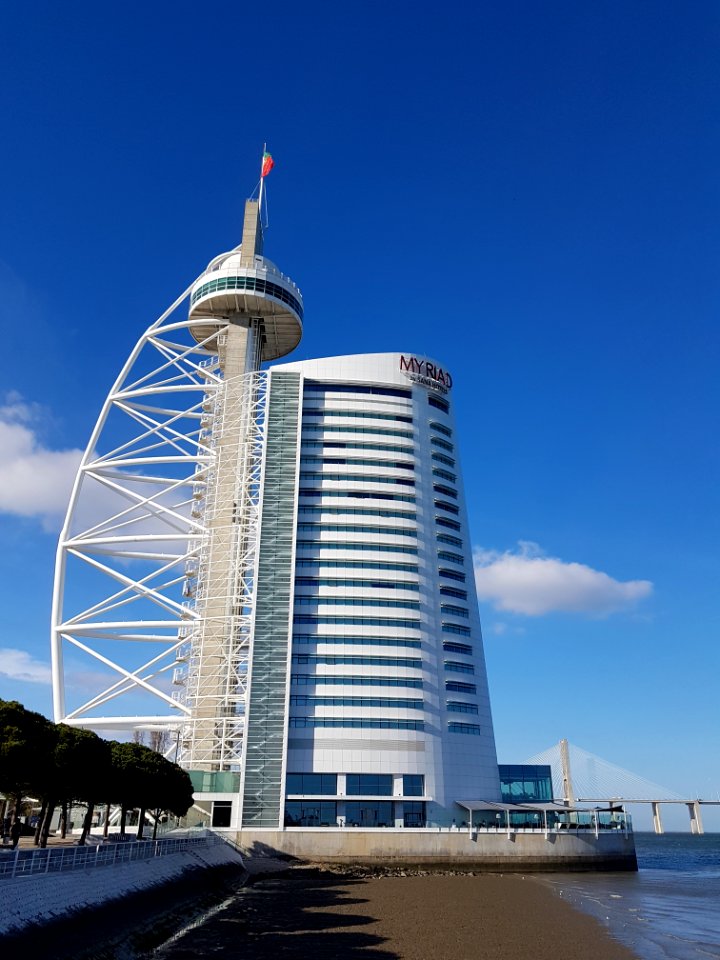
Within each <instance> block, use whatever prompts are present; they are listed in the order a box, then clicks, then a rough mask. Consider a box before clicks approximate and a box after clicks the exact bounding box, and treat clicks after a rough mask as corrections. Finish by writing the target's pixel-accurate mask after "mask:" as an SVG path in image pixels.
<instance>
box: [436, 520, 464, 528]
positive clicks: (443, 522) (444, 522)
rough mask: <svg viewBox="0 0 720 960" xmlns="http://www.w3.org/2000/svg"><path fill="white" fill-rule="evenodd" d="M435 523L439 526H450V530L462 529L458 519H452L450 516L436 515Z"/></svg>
mask: <svg viewBox="0 0 720 960" xmlns="http://www.w3.org/2000/svg"><path fill="white" fill-rule="evenodd" d="M435 523H436V524H437V525H438V526H439V527H449V528H450V530H459V529H460V524H459V523H458V522H457V520H451V519H450V517H435Z"/></svg>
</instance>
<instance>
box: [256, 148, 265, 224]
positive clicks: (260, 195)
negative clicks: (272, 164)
mask: <svg viewBox="0 0 720 960" xmlns="http://www.w3.org/2000/svg"><path fill="white" fill-rule="evenodd" d="M266 150H267V143H264V144H263V152H262V157H261V158H260V194H259V196H258V218H259V219H260V223H262V201H263V185H264V183H265V177H263V167H264V166H265V152H266Z"/></svg>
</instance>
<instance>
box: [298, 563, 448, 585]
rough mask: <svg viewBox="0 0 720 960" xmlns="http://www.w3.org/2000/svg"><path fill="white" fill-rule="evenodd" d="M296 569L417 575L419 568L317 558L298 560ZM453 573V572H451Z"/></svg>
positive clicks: (410, 565)
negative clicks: (371, 571) (383, 571)
mask: <svg viewBox="0 0 720 960" xmlns="http://www.w3.org/2000/svg"><path fill="white" fill-rule="evenodd" d="M295 566H296V567H324V568H325V569H328V570H332V569H336V568H337V569H338V570H344V569H348V570H389V571H390V572H391V573H394V572H397V573H417V572H418V567H417V566H416V565H415V564H414V563H393V562H392V561H384V560H326V559H325V558H317V559H311V560H303V559H298V560H296V561H295ZM451 572H452V571H451ZM457 576H459V577H462V578H463V580H464V579H465V574H464V573H460V574H457Z"/></svg>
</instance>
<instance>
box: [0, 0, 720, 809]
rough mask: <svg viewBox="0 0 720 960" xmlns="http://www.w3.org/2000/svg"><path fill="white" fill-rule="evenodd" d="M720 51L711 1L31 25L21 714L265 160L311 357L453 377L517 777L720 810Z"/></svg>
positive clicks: (9, 201) (6, 525) (20, 521)
mask: <svg viewBox="0 0 720 960" xmlns="http://www.w3.org/2000/svg"><path fill="white" fill-rule="evenodd" d="M719 34H720V15H719V14H718V10H717V7H716V6H715V5H714V4H710V3H699V2H689V3H686V4H684V5H683V7H682V9H680V8H679V7H678V5H676V4H671V3H667V2H660V3H653V4H651V3H649V2H648V3H641V2H636V0H631V2H629V3H627V2H625V3H619V2H612V0H611V2H609V3H606V4H602V5H597V6H595V7H593V8H592V9H584V8H583V5H578V4H575V3H570V2H565V3H558V2H551V3H549V4H542V5H538V4H534V3H529V2H515V3H513V2H511V3H505V4H502V5H500V4H469V3H468V4H466V3H460V2H452V0H451V2H450V3H446V4H443V5H442V6H441V7H437V6H436V5H430V4H423V3H419V4H418V3H413V4H410V3H405V2H396V3H392V4H389V5H388V4H380V3H372V2H368V3H354V4H353V3H351V4H345V5H331V4H329V3H324V4H323V3H305V4H302V5H299V4H289V3H275V4H272V5H260V4H257V5H254V6H253V7H252V9H250V8H243V7H241V6H239V5H237V4H227V3H216V4H213V5H211V7H208V8H207V9H201V8H199V7H198V6H197V4H190V3H187V2H179V3H178V2H176V3H173V4H168V3H164V2H159V3H156V4H152V5H147V4H145V5H140V4H138V3H133V2H130V3H128V4H126V5H124V6H123V7H122V8H118V9H117V10H116V11H113V12H112V13H111V12H109V11H108V10H107V9H106V8H103V7H98V6H97V5H94V4H89V3H85V2H78V3H75V4H72V5H70V6H69V7H68V6H63V7H60V6H57V5H56V4H50V3H46V2H41V3H36V4H34V5H32V7H31V8H30V7H27V6H26V7H25V8H23V7H22V6H21V5H17V4H16V5H14V6H12V7H11V8H9V9H8V10H7V11H6V13H5V22H4V29H3V39H2V41H0V42H1V43H2V48H3V49H2V57H0V72H1V74H2V82H1V83H0V105H1V109H2V115H3V133H4V136H3V140H4V150H3V151H2V153H1V154H0V172H1V174H2V180H1V182H2V192H3V197H2V211H3V218H2V221H3V227H4V229H3V230H2V232H1V233H0V316H1V317H2V323H3V329H4V336H5V343H6V367H5V372H4V376H3V382H2V397H3V398H2V399H1V400H0V406H1V407H2V409H1V410H0V438H1V439H2V441H3V442H2V444H0V483H1V488H0V511H1V512H0V534H1V535H2V540H3V543H4V545H5V549H4V550H3V551H2V552H1V553H0V574H1V578H0V589H1V590H2V593H3V611H4V617H3V631H2V636H1V637H0V647H2V649H3V653H2V655H0V696H3V697H13V698H18V699H20V700H23V701H24V702H25V703H26V704H27V705H28V706H31V707H34V708H36V709H40V710H43V711H45V712H49V710H50V689H49V686H48V684H47V682H46V681H47V663H48V660H49V652H48V640H47V636H48V622H49V614H50V597H51V580H52V568H53V562H54V551H55V542H56V536H57V531H58V529H59V525H60V515H61V513H62V508H63V504H64V502H65V500H66V498H67V489H68V488H67V483H68V477H69V476H70V475H71V473H72V468H73V464H74V463H75V462H76V459H77V451H78V450H79V449H80V448H82V447H83V446H84V444H85V443H86V442H87V439H88V437H89V434H90V430H91V428H92V426H93V423H94V420H95V418H96V416H97V413H98V411H99V409H100V406H101V403H102V401H103V399H104V397H105V395H106V393H107V391H108V389H109V387H110V385H111V382H112V381H113V379H114V378H115V376H116V374H117V371H118V370H119V367H120V365H121V364H122V362H123V361H124V359H125V357H126V356H127V354H128V353H129V351H130V349H131V347H132V345H133V344H134V342H135V340H136V339H137V337H138V335H139V334H140V332H141V331H142V330H143V329H144V328H145V327H146V326H147V325H148V324H149V323H150V322H151V321H152V320H153V319H155V317H157V315H158V314H159V313H161V312H162V310H164V309H165V307H166V306H167V305H168V304H169V303H170V302H171V301H172V300H173V299H174V298H175V297H176V296H177V294H178V293H179V292H180V291H181V290H182V289H184V287H185V286H186V285H187V284H188V283H189V282H190V280H192V279H193V278H194V277H195V276H196V275H197V274H198V273H199V272H200V271H201V269H202V268H203V266H204V265H205V264H206V263H207V261H208V260H209V259H210V258H211V257H212V256H214V255H215V254H216V253H219V252H221V251H223V250H226V249H229V248H230V247H232V246H234V245H235V244H236V243H237V242H238V240H239V233H240V223H241V213H242V205H243V202H244V199H245V196H246V195H247V194H248V193H249V192H250V190H251V189H252V188H253V186H254V184H255V182H256V179H257V167H258V161H259V151H260V149H261V147H262V143H263V141H264V140H267V141H268V143H269V147H270V149H271V151H272V153H273V155H274V156H275V158H276V168H275V170H274V171H273V173H272V175H271V178H270V179H269V181H268V183H269V212H270V218H271V227H270V232H269V234H268V237H267V246H266V249H267V252H268V254H269V255H270V256H271V257H272V259H274V260H275V261H276V262H278V263H279V264H280V265H281V267H282V268H283V269H284V270H285V271H287V272H288V273H289V274H290V275H291V276H292V277H293V278H294V279H295V280H296V281H297V282H298V284H299V285H300V287H301V289H302V291H303V295H304V298H305V305H306V327H305V336H304V339H303V342H302V344H301V346H300V348H299V350H298V351H297V352H296V354H295V355H294V358H295V359H303V358H306V357H312V356H323V355H332V354H344V353H353V352H365V351H368V352H370V351H377V350H395V349H403V350H409V351H414V352H417V353H427V354H429V355H431V356H435V357H438V358H440V359H441V360H442V361H444V363H445V364H446V365H447V367H448V368H450V369H451V371H452V373H453V376H454V380H455V387H454V394H455V403H456V414H457V417H458V420H459V423H460V425H461V427H462V431H463V441H462V458H463V468H464V474H465V483H466V492H467V495H468V501H469V508H470V514H471V525H472V532H473V538H474V543H475V545H476V546H477V548H478V550H479V551H480V553H479V567H480V572H479V585H480V589H481V593H482V595H483V597H484V599H483V602H482V608H481V614H482V618H483V623H484V628H485V635H486V653H487V659H488V668H489V674H490V683H491V693H492V697H493V706H494V715H495V722H496V732H497V739H498V748H499V754H500V758H501V759H502V760H504V761H518V760H522V759H524V758H525V757H527V756H530V755H532V754H534V753H536V752H539V751H540V750H542V749H544V748H545V747H547V746H549V745H550V744H552V743H553V742H555V741H557V740H558V739H559V738H560V737H561V736H567V737H569V739H570V740H571V741H573V742H576V743H578V744H579V745H581V746H582V747H584V748H586V749H588V750H590V751H592V752H593V753H596V754H599V755H600V756H602V757H606V758H607V759H609V760H612V761H613V762H615V763H618V764H620V765H622V766H624V767H628V768H630V769H631V770H634V771H636V772H638V773H642V774H644V775H646V776H648V777H649V778H651V779H653V780H655V781H658V782H660V783H664V784H666V785H667V786H669V787H671V788H672V789H675V790H677V791H678V792H680V793H682V794H688V795H689V794H695V793H697V792H699V793H700V794H701V795H703V796H713V797H714V796H715V795H716V794H717V793H718V791H720V770H718V764H717V757H718V755H719V754H720V750H719V748H720V734H719V732H718V730H719V727H718V706H717V702H718V701H717V692H716V691H717V675H718V671H719V668H720V655H719V654H718V646H717V635H718V624H719V620H718V607H717V582H718V573H719V572H720V571H719V570H718V566H719V564H718V550H717V543H718V532H719V531H718V514H719V510H718V507H719V506H720V504H719V503H718V500H719V494H718V482H717V480H718V452H717V441H716V436H717V412H718V387H717V373H716V372H717V369H718V359H719V358H718V333H717V323H716V315H717V303H718V299H719V297H720V280H719V276H718V254H720V249H719V246H720V244H719V242H718V231H717V224H718V222H720V216H719V214H720V209H719V208H720V194H719V192H718V186H717V177H716V175H715V167H716V156H717V148H718V141H719V139H720V138H719V136H718V107H717V103H718V92H719V91H718V87H719V86H720V83H719V74H718V40H719ZM12 651H15V652H14V653H13V652H12ZM679 822H680V823H682V824H683V825H684V822H683V821H682V820H680V821H679ZM718 822H719V823H720V818H718Z"/></svg>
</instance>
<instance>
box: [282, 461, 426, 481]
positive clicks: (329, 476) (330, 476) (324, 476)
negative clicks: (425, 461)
mask: <svg viewBox="0 0 720 960" xmlns="http://www.w3.org/2000/svg"><path fill="white" fill-rule="evenodd" d="M304 459H305V458H304V457H301V458H300V462H301V463H302V462H303V461H304ZM336 462H339V461H336ZM356 462H357V463H359V464H361V465H362V466H366V467H399V466H400V464H398V463H391V462H390V461H388V462H387V463H383V462H382V461H378V460H374V461H371V462H368V463H365V462H363V461H362V460H358V461H356ZM300 479H301V480H305V481H308V480H310V481H312V480H318V481H319V480H350V481H351V482H352V483H396V484H398V485H400V486H404V487H414V486H415V481H414V480H408V479H406V478H405V477H373V476H370V475H368V476H364V475H363V474H357V473H319V472H316V473H301V474H300Z"/></svg>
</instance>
